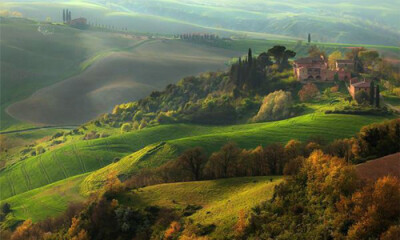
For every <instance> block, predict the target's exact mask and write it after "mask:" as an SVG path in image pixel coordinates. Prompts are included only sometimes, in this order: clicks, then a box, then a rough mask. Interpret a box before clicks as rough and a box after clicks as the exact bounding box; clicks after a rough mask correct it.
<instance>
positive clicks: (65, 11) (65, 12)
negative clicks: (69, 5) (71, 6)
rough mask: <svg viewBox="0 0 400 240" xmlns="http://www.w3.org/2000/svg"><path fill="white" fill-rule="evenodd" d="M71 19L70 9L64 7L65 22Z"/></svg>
mask: <svg viewBox="0 0 400 240" xmlns="http://www.w3.org/2000/svg"><path fill="white" fill-rule="evenodd" d="M70 21H71V11H70V10H68V9H63V23H67V22H70Z"/></svg>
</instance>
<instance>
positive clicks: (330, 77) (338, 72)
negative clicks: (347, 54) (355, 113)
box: [293, 55, 379, 99]
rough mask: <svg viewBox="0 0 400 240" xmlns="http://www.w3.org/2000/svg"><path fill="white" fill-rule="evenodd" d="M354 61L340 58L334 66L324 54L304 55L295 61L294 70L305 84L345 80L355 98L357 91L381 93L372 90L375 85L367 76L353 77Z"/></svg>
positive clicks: (298, 78)
mask: <svg viewBox="0 0 400 240" xmlns="http://www.w3.org/2000/svg"><path fill="white" fill-rule="evenodd" d="M354 62H355V61H354V60H351V59H338V60H336V61H335V64H334V67H333V68H332V67H330V66H329V64H328V61H327V60H326V59H325V57H324V56H323V55H321V56H319V57H304V58H300V59H297V60H295V61H294V62H293V72H294V75H295V76H296V79H297V80H298V81H300V82H301V83H304V84H306V83H310V82H333V81H344V82H345V83H346V85H347V89H348V91H349V94H350V95H351V97H352V98H353V99H356V95H357V93H359V92H361V91H364V92H365V93H371V92H372V93H373V94H374V95H379V93H376V91H377V90H376V89H372V91H371V86H372V87H373V83H372V81H371V80H366V79H365V78H363V79H362V80H359V78H358V77H353V78H352V77H351V76H352V75H351V74H352V71H353V70H354V67H355V63H354ZM365 71H368V69H365ZM378 91H379V90H378Z"/></svg>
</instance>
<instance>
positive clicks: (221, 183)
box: [125, 176, 281, 239]
mask: <svg viewBox="0 0 400 240" xmlns="http://www.w3.org/2000/svg"><path fill="white" fill-rule="evenodd" d="M271 180H272V182H271ZM280 182H281V178H280V177H276V176H273V177H269V176H263V177H243V178H228V179H220V180H211V181H198V182H183V183H169V184H160V185H155V186H149V187H145V188H141V189H140V190H139V191H134V192H133V193H132V194H131V197H130V198H127V199H125V201H126V203H127V204H131V205H133V206H135V207H139V208H140V207H142V208H143V207H146V206H154V205H156V206H160V207H165V208H170V209H175V210H178V211H182V210H184V209H185V207H187V206H188V205H197V206H201V207H202V208H201V209H200V210H198V211H196V212H195V213H194V214H193V215H191V216H189V217H188V218H190V219H192V220H193V223H194V224H202V225H205V226H206V225H211V224H214V225H215V227H216V228H215V231H214V232H212V234H211V235H210V237H211V238H213V239H214V238H216V239H222V238H223V236H225V237H227V236H232V233H233V227H234V225H235V224H236V222H237V220H238V218H239V213H240V211H244V213H245V214H247V213H248V212H249V211H250V209H251V208H253V207H255V206H257V205H259V204H260V203H262V202H263V201H265V200H267V199H270V198H271V197H272V194H273V190H274V187H275V186H276V185H277V184H279V183H280Z"/></svg>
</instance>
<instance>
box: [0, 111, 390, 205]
mask: <svg viewBox="0 0 400 240" xmlns="http://www.w3.org/2000/svg"><path fill="white" fill-rule="evenodd" d="M385 119H386V118H385V117H376V116H355V115H336V114H330V115H324V114H322V113H314V114H308V115H304V116H300V117H296V118H292V119H287V120H283V121H277V122H269V123H258V124H244V125H233V126H199V125H188V124H176V125H161V126H158V127H153V128H147V129H143V130H140V131H135V132H131V133H126V134H122V135H117V136H113V137H109V138H104V139H96V140H90V141H76V142H74V143H73V144H68V145H66V146H63V147H60V148H58V149H55V150H53V151H48V152H46V153H43V154H41V155H39V156H36V157H31V158H28V159H26V160H24V161H20V162H18V163H16V164H14V165H12V166H9V167H6V168H5V169H3V170H2V171H1V172H0V188H1V189H2V191H1V199H7V198H9V197H11V196H13V195H16V194H20V193H23V192H26V191H29V190H31V189H34V188H38V187H42V186H45V185H47V184H49V183H53V182H56V181H59V180H62V179H65V177H66V176H68V177H71V176H75V175H79V174H83V173H86V172H91V171H95V170H98V169H101V168H102V167H104V166H106V168H116V169H117V170H118V171H119V173H120V174H125V173H131V172H134V171H137V170H138V169H140V168H142V167H155V166H159V165H160V164H162V163H163V162H165V161H168V160H170V159H173V158H175V157H176V156H177V154H179V153H180V152H181V151H183V150H184V149H187V148H188V147H193V146H202V147H203V148H205V149H206V150H207V151H208V152H211V151H214V150H217V149H218V148H220V147H221V146H222V145H223V144H225V143H226V142H227V141H235V142H237V143H238V144H239V145H240V146H241V147H245V148H249V147H255V146H258V145H266V144H269V143H272V142H282V143H285V142H287V141H289V140H290V139H293V138H295V139H298V140H307V139H308V138H309V137H310V136H315V135H319V136H323V137H324V138H326V139H327V140H329V141H330V140H333V139H336V138H344V137H350V136H353V135H354V134H355V133H356V132H357V131H359V129H360V128H361V127H362V126H364V125H366V124H370V123H372V122H379V121H383V120H385ZM160 142H165V143H163V145H162V146H158V147H157V144H159V143H160ZM152 144H155V145H153V146H149V145H152ZM146 146H147V148H146V149H143V148H145V147H146ZM154 146H156V147H157V149H156V151H152V152H151V153H150V154H147V152H149V151H151V150H152V149H153V148H154ZM141 149H142V150H141ZM139 150H141V151H139ZM137 151H139V152H137ZM132 153H134V156H131V158H129V154H132ZM158 153H160V154H158ZM161 153H162V154H161ZM142 155H143V156H142ZM124 157H125V158H124ZM115 158H122V159H121V160H120V161H119V162H117V163H113V164H111V165H109V164H110V163H112V162H113V160H114V159H115ZM138 159H140V161H138V163H135V162H134V161H137V160H138ZM124 164H128V165H127V166H129V167H127V166H124ZM104 171H107V170H105V169H102V170H99V171H98V172H94V173H93V174H94V175H91V176H90V177H88V179H87V180H85V184H86V186H85V185H84V186H83V187H82V189H83V190H84V192H86V193H89V192H90V191H92V190H95V189H96V188H97V187H98V186H99V184H100V185H101V183H102V182H103V181H104V179H103V177H102V176H103V174H104ZM102 172H103V173H102Z"/></svg>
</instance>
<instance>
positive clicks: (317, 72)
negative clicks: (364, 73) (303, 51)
mask: <svg viewBox="0 0 400 240" xmlns="http://www.w3.org/2000/svg"><path fill="white" fill-rule="evenodd" d="M352 64H353V61H351V60H337V61H336V69H330V68H329V65H328V62H327V61H326V59H325V58H324V57H323V56H320V57H305V58H300V59H297V60H295V61H294V64H293V71H294V74H295V76H296V78H297V80H299V81H302V82H303V81H304V82H309V81H318V82H319V81H322V82H323V81H333V80H334V79H335V75H337V78H338V79H339V80H341V81H348V80H349V79H350V78H351V69H352Z"/></svg>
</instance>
